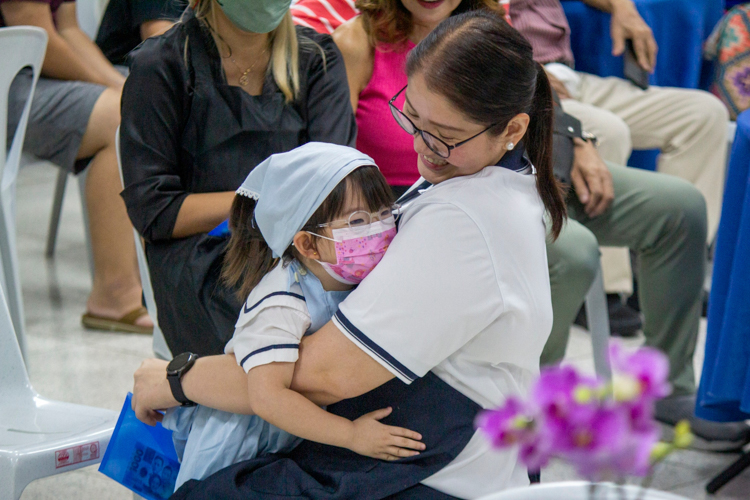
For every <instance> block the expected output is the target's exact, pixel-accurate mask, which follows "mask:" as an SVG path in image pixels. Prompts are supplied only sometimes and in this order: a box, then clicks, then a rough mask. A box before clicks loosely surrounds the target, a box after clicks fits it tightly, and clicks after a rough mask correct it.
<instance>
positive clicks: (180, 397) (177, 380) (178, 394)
mask: <svg viewBox="0 0 750 500" xmlns="http://www.w3.org/2000/svg"><path fill="white" fill-rule="evenodd" d="M181 379H182V373H179V374H174V375H167V380H168V381H169V388H170V389H171V390H172V397H173V398H174V399H175V400H176V401H177V402H178V403H180V404H181V405H182V406H196V403H194V402H193V401H190V400H189V399H188V397H187V396H185V391H183V390H182V380H181Z"/></svg>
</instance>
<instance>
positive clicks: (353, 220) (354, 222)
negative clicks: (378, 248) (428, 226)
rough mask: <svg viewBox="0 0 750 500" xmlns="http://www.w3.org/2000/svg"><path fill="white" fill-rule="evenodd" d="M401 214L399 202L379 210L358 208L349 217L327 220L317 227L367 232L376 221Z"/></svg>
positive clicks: (357, 232) (356, 232)
mask: <svg viewBox="0 0 750 500" xmlns="http://www.w3.org/2000/svg"><path fill="white" fill-rule="evenodd" d="M400 214H401V207H400V206H399V205H397V204H393V205H391V206H390V207H383V208H382V209H380V210H379V211H377V212H373V213H370V212H365V211H364V210H357V211H356V212H352V213H351V214H350V215H349V218H348V219H340V220H334V221H331V222H326V223H325V224H318V225H317V226H315V227H330V228H333V229H341V228H343V227H348V228H349V229H351V230H352V231H353V232H354V233H355V234H359V233H366V232H367V228H368V226H369V225H370V224H372V223H373V222H374V221H376V220H379V221H385V220H387V219H389V218H391V217H398V216H399V215H400Z"/></svg>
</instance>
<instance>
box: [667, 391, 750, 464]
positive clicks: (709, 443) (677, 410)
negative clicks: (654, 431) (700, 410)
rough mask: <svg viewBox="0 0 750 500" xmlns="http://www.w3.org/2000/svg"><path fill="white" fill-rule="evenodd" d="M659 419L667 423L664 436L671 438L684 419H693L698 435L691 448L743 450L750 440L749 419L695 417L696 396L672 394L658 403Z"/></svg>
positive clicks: (694, 433) (689, 420)
mask: <svg viewBox="0 0 750 500" xmlns="http://www.w3.org/2000/svg"><path fill="white" fill-rule="evenodd" d="M656 420H658V421H659V422H661V423H662V424H664V426H663V427H662V429H663V431H664V434H665V435H664V436H663V439H665V440H671V438H672V436H671V435H670V433H671V431H672V427H674V425H675V424H676V423H677V422H679V421H680V420H687V421H688V422H690V430H691V432H692V433H693V435H694V436H695V439H694V440H693V444H692V445H691V448H693V449H696V450H704V451H740V450H742V447H743V446H744V445H746V444H747V443H748V442H750V426H748V425H747V424H746V423H745V422H711V421H709V420H704V419H702V418H698V417H696V416H695V395H691V396H671V397H667V398H664V399H662V400H661V401H657V402H656Z"/></svg>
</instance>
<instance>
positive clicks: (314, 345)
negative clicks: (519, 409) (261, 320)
mask: <svg viewBox="0 0 750 500" xmlns="http://www.w3.org/2000/svg"><path fill="white" fill-rule="evenodd" d="M393 377H394V375H393V374H392V373H391V372H389V371H388V370H387V369H385V368H384V367H383V366H382V365H381V364H380V363H378V362H377V361H375V360H374V359H373V358H371V357H370V356H369V355H368V354H367V353H365V352H364V351H363V350H362V349H360V348H359V347H357V346H356V345H355V344H354V343H353V342H352V341H351V340H349V339H348V338H347V337H346V336H345V335H344V334H343V333H341V330H339V329H338V328H337V327H336V325H334V324H333V322H332V321H329V322H328V323H326V324H325V325H323V327H322V328H321V329H320V330H318V331H317V332H315V335H308V336H306V337H304V338H303V339H302V343H301V344H300V353H299V360H298V361H297V363H295V368H294V378H293V379H292V385H291V388H292V389H293V390H295V391H297V392H298V393H300V394H302V395H304V396H305V397H307V398H308V399H311V400H313V401H316V402H318V403H319V404H332V403H335V402H338V401H341V400H343V399H349V398H353V397H357V396H360V395H362V394H364V393H366V392H370V391H371V390H373V389H375V388H376V387H380V386H381V385H383V384H385V383H386V382H388V381H389V380H391V379H392V378H393Z"/></svg>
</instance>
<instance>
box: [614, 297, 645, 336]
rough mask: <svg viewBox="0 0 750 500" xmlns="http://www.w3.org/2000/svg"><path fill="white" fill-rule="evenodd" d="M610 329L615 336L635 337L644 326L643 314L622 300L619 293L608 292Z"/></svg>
mask: <svg viewBox="0 0 750 500" xmlns="http://www.w3.org/2000/svg"><path fill="white" fill-rule="evenodd" d="M607 309H608V310H609V331H610V334H611V335H613V336H615V337H635V336H636V335H637V334H638V330H640V329H641V328H643V321H641V315H640V314H638V313H637V312H636V311H634V310H632V309H631V308H629V307H628V306H627V305H625V304H624V303H623V302H622V298H621V297H620V295H619V294H616V293H608V294H607Z"/></svg>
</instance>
